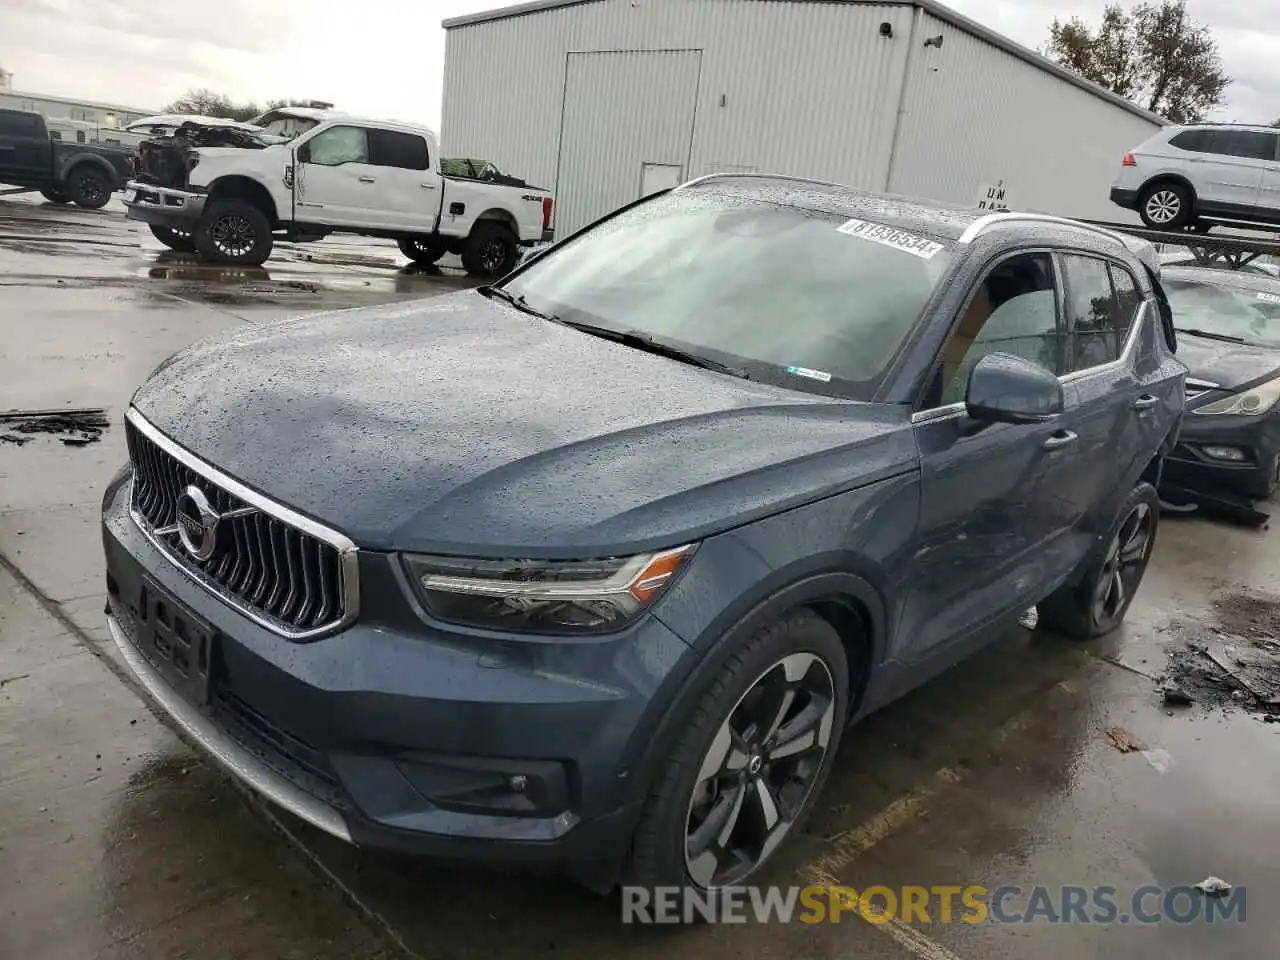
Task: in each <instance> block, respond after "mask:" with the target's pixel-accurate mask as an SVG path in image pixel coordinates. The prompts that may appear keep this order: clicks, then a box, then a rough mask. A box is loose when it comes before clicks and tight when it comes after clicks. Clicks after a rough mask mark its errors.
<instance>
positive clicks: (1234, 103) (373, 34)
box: [0, 0, 1280, 127]
mask: <svg viewBox="0 0 1280 960" xmlns="http://www.w3.org/2000/svg"><path fill="white" fill-rule="evenodd" d="M1104 4H1105V0H1086V2H1082V0H949V5H950V6H951V7H952V8H953V9H955V10H958V11H959V12H961V13H964V14H967V15H968V16H970V17H972V18H974V19H975V20H978V21H979V22H981V23H984V24H986V25H988V26H990V27H993V28H995V29H997V30H999V31H1001V32H1002V33H1004V34H1006V35H1007V36H1009V37H1012V38H1013V39H1014V40H1017V41H1018V42H1020V43H1022V44H1024V45H1026V46H1030V47H1037V46H1040V45H1042V44H1043V43H1044V41H1045V38H1046V34H1047V32H1048V25H1049V23H1050V22H1051V21H1052V20H1053V18H1054V16H1058V17H1061V18H1063V19H1066V18H1069V17H1071V16H1073V15H1079V16H1083V17H1086V18H1091V19H1095V20H1096V18H1097V16H1098V14H1099V13H1100V12H1101V10H1102V8H1103V6H1104ZM504 5H505V4H504V3H503V2H502V0H212V2H199V3H196V2H191V0H87V2H86V0H0V66H2V67H4V68H5V69H6V70H9V71H11V72H12V73H13V74H14V87H15V88H16V89H19V90H24V91H32V92H39V93H50V94H57V95H62V96H72V97H84V98H87V99H96V100H104V101H108V102H112V103H120V104H123V105H126V106H138V107H143V108H155V109H158V108H159V107H161V106H163V105H164V104H165V103H167V102H169V101H171V100H173V99H174V98H175V97H177V96H179V95H181V94H182V93H183V92H184V91H186V90H187V89H188V88H191V87H209V88H211V89H214V90H217V91H221V92H225V93H227V94H228V95H230V96H232V97H233V98H235V99H238V100H248V99H253V100H257V101H263V100H268V99H271V98H276V97H280V98H283V97H294V98H314V99H320V100H329V101H332V102H334V103H336V104H337V105H338V106H339V108H341V109H344V110H348V111H351V112H353V113H362V114H368V115H373V116H379V117H384V118H396V119H403V120H414V121H420V122H425V123H427V124H429V125H430V126H432V127H438V126H439V121H440V83H441V76H442V72H443V68H444V31H443V30H441V29H440V21H441V20H442V19H443V18H445V17H449V16H456V15H458V14H462V13H471V12H475V11H478V10H487V9H492V8H494V7H499V6H504ZM1188 6H1189V9H1190V11H1191V14H1192V16H1193V17H1194V18H1195V19H1197V20H1198V21H1200V22H1202V23H1206V24H1208V25H1209V26H1210V27H1211V28H1213V31H1214V33H1215V35H1216V36H1217V38H1218V42H1219V45H1220V47H1221V50H1222V56H1223V61H1224V63H1225V66H1226V69H1227V72H1228V73H1229V74H1230V75H1231V76H1233V77H1234V78H1235V81H1236V82H1235V83H1234V84H1232V86H1231V87H1230V88H1228V97H1229V100H1228V103H1227V106H1226V108H1225V109H1224V110H1222V111H1220V113H1219V117H1220V118H1221V119H1227V120H1237V121H1242V122H1244V121H1251V122H1268V123H1269V122H1270V121H1272V120H1274V119H1276V118H1277V117H1280V70H1277V68H1276V64H1277V63H1280V0H1189V3H1188ZM511 79H512V81H513V83H515V84H517V86H516V88H515V89H518V82H519V78H515V77H513V78H511Z"/></svg>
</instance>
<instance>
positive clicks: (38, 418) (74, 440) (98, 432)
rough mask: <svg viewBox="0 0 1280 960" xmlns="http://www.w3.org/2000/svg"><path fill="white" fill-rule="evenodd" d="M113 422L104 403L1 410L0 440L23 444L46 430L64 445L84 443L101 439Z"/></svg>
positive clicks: (44, 433) (46, 432)
mask: <svg viewBox="0 0 1280 960" xmlns="http://www.w3.org/2000/svg"><path fill="white" fill-rule="evenodd" d="M110 425H111V422H110V421H109V420H108V419H107V412H106V410H104V409H103V408H101V407H85V408H81V409H77V410H10V411H8V412H6V413H0V443H8V444H13V445H15V446H19V447H21V446H24V445H26V444H28V443H30V442H31V441H32V440H34V439H35V438H36V437H37V436H39V435H41V434H43V435H47V436H54V437H57V438H58V439H59V440H61V441H62V443H63V444H64V445H65V446H68V447H85V446H88V445H89V444H91V443H97V442H98V441H99V440H101V439H102V434H103V431H105V430H106V429H107V427H109V426H110Z"/></svg>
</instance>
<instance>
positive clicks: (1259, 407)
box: [1191, 378, 1280, 417]
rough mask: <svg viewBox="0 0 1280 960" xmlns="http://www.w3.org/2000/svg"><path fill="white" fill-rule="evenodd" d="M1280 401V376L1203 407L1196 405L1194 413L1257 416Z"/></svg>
mask: <svg viewBox="0 0 1280 960" xmlns="http://www.w3.org/2000/svg"><path fill="white" fill-rule="evenodd" d="M1277 401H1280V378H1277V379H1275V380H1268V381H1267V382H1266V383H1263V384H1259V385H1258V386H1256V387H1254V388H1253V389H1252V390H1246V391H1245V392H1244V393H1237V394H1235V395H1233V396H1230V397H1223V398H1222V399H1221V400H1215V401H1214V402H1213V403H1210V404H1206V405H1205V406H1203V407H1196V409H1195V410H1193V411H1191V412H1192V413H1217V414H1223V413H1230V414H1238V415H1241V416H1246V417H1256V416H1257V415H1258V414H1262V413H1266V412H1267V411H1268V410H1270V409H1271V408H1272V407H1274V406H1275V405H1276V402H1277Z"/></svg>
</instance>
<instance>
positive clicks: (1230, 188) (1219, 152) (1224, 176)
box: [1192, 129, 1277, 216]
mask: <svg viewBox="0 0 1280 960" xmlns="http://www.w3.org/2000/svg"><path fill="white" fill-rule="evenodd" d="M1209 133H1210V136H1209V137H1208V142H1207V144H1206V145H1205V148H1204V150H1203V151H1202V152H1199V153H1198V156H1197V157H1196V158H1194V160H1195V162H1193V177H1192V181H1193V183H1194V184H1195V187H1196V193H1197V194H1198V197H1199V199H1200V201H1201V202H1202V203H1208V204H1210V205H1211V206H1213V207H1218V208H1219V209H1218V210H1216V211H1215V212H1217V213H1220V214H1222V215H1224V216H1225V215H1230V214H1231V213H1246V212H1248V211H1249V210H1250V209H1251V208H1254V207H1256V206H1257V205H1258V202H1259V196H1260V194H1261V191H1262V178H1263V173H1264V172H1265V171H1266V170H1267V169H1268V168H1269V167H1270V166H1272V165H1274V163H1275V158H1276V140H1277V137H1276V135H1275V134H1273V133H1263V132H1261V131H1257V130H1229V129H1218V130H1213V131H1209Z"/></svg>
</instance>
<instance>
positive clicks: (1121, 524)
mask: <svg viewBox="0 0 1280 960" xmlns="http://www.w3.org/2000/svg"><path fill="white" fill-rule="evenodd" d="M1159 523H1160V498H1159V496H1157V495H1156V490H1155V487H1153V486H1151V484H1149V483H1147V482H1145V481H1143V482H1142V483H1139V484H1138V485H1137V486H1136V487H1134V488H1133V490H1132V491H1130V493H1129V496H1128V497H1126V498H1125V500H1124V503H1123V504H1121V506H1120V510H1119V513H1118V515H1117V519H1116V521H1115V523H1114V524H1113V525H1112V527H1111V529H1110V530H1109V531H1108V532H1107V535H1106V537H1105V538H1103V539H1101V540H1099V541H1098V543H1097V546H1096V547H1095V548H1094V552H1093V555H1092V556H1091V557H1090V558H1089V560H1088V561H1087V563H1088V566H1087V567H1086V569H1085V575H1084V579H1083V580H1082V581H1081V582H1080V583H1078V584H1075V585H1074V586H1073V585H1071V584H1068V585H1066V586H1063V587H1060V588H1059V589H1058V591H1057V592H1056V593H1054V594H1052V595H1051V596H1050V597H1049V598H1048V599H1047V600H1045V601H1044V602H1043V603H1041V604H1040V605H1039V606H1038V608H1037V611H1038V613H1039V614H1040V624H1039V625H1040V626H1042V627H1045V628H1047V629H1049V630H1052V631H1054V632H1055V633H1061V634H1064V635H1066V636H1068V637H1072V638H1073V639H1076V640H1089V639H1092V638H1094V637H1101V636H1103V635H1105V634H1108V633H1110V632H1111V631H1112V630H1114V629H1115V628H1116V627H1118V626H1120V622H1121V621H1122V620H1124V615H1125V613H1126V612H1128V610H1129V604H1130V603H1132V602H1133V597H1134V594H1136V593H1137V592H1138V587H1139V586H1140V585H1141V584H1142V575H1143V574H1144V573H1146V571H1147V562H1148V561H1149V560H1150V559H1151V550H1152V548H1153V547H1154V546H1155V544H1156V528H1157V527H1158V526H1159Z"/></svg>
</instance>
